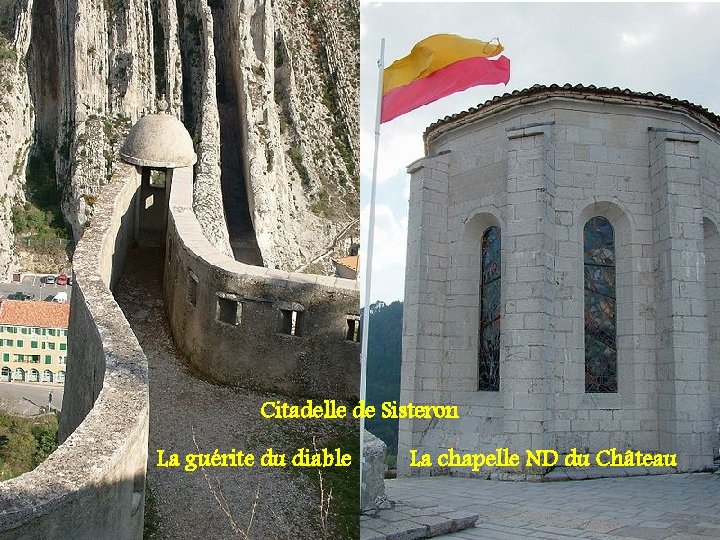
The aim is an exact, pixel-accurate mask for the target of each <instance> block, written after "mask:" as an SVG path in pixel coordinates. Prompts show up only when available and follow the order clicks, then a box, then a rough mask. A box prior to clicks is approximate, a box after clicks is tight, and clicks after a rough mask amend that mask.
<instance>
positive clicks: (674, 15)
mask: <svg viewBox="0 0 720 540" xmlns="http://www.w3.org/2000/svg"><path fill="white" fill-rule="evenodd" d="M718 21H720V4H717V3H716V4H708V3H703V4H693V3H680V4H674V3H663V4H651V3H638V4H633V3H600V4H591V3H554V4H550V3H547V4H546V3H529V4H528V3H512V2H505V3H498V4H494V3H476V2H472V3H471V2H468V3H451V2H436V3H430V2H414V3H410V2H367V1H365V0H361V3H360V168H361V174H360V181H361V197H360V198H361V227H362V237H361V238H362V244H363V246H362V247H361V262H362V263H363V265H364V264H365V263H366V262H367V261H366V259H367V257H366V254H367V252H366V249H367V246H366V245H365V243H366V242H367V238H368V234H367V231H368V217H369V208H370V207H369V204H370V191H371V190H370V186H371V178H372V163H373V148H374V130H375V110H376V104H377V87H378V69H377V62H378V58H379V52H380V39H381V38H385V65H386V66H388V65H390V64H391V63H392V62H393V61H394V60H396V59H398V58H401V57H403V56H406V55H407V54H408V53H409V52H410V49H412V46H413V45H414V44H415V43H417V42H418V41H420V40H422V39H424V38H426V37H427V36H429V35H432V34H438V33H449V34H459V35H461V36H463V37H468V38H476V39H482V40H484V41H489V40H491V39H492V38H495V37H498V38H500V41H501V43H502V44H503V46H504V47H505V51H503V54H504V55H505V56H507V57H508V58H509V59H510V62H511V68H510V82H509V83H508V85H507V86H504V85H502V84H500V85H494V86H479V87H476V88H471V89H469V90H466V91H465V92H461V93H458V94H455V95H453V96H450V97H447V98H444V99H442V100H440V101H437V102H435V103H432V104H430V105H426V106H425V107H421V108H420V109H416V110H415V111H412V112H410V113H408V114H406V115H404V116H400V117H398V118H396V119H395V120H392V121H390V122H387V123H385V124H382V126H381V136H380V151H379V155H378V184H377V204H376V223H375V242H374V247H373V258H372V267H373V268H372V285H371V289H370V290H371V295H370V298H371V302H375V301H376V300H382V301H384V302H386V303H390V302H392V301H394V300H402V299H403V291H404V280H405V252H406V242H407V238H406V237H407V212H408V194H409V189H410V177H409V175H408V174H407V173H406V167H407V165H409V164H410V163H412V162H413V161H415V160H416V159H418V158H420V157H422V156H423V141H422V133H423V132H424V131H425V128H426V127H427V126H429V125H430V124H431V123H433V122H435V121H436V120H438V119H440V118H443V117H445V116H447V115H450V114H454V113H457V112H460V111H464V110H467V109H469V108H470V107H474V106H476V105H478V104H480V103H483V102H485V101H486V100H488V99H491V98H492V97H494V96H497V95H502V94H504V93H506V92H512V91H513V90H521V89H523V88H527V87H530V86H532V85H534V84H545V85H550V84H559V85H563V84H565V83H571V84H578V83H581V84H584V85H591V84H594V85H595V86H608V87H613V86H619V87H621V88H629V89H631V90H634V91H638V92H653V93H662V94H666V95H669V96H672V97H674V98H678V99H685V100H688V101H690V102H692V103H696V104H698V105H702V106H703V107H706V108H707V109H709V110H710V111H713V112H715V113H720V35H719V34H720V23H718ZM364 270H365V269H364V268H362V269H361V271H362V275H361V287H362V288H363V289H364V287H365V282H364V280H365V277H364V275H365V274H364ZM364 298H365V292H364V290H363V292H362V295H361V299H362V300H361V302H362V303H363V304H364V303H365V302H364Z"/></svg>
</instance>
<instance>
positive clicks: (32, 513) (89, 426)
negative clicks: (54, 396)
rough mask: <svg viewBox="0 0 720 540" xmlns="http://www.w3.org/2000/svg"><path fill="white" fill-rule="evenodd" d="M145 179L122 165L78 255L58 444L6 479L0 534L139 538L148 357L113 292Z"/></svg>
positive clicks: (0, 487) (0, 496)
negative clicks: (42, 459) (26, 470)
mask: <svg viewBox="0 0 720 540" xmlns="http://www.w3.org/2000/svg"><path fill="white" fill-rule="evenodd" d="M139 185H140V177H139V175H138V174H137V172H136V170H135V169H134V168H133V167H129V166H125V165H123V166H120V167H118V171H117V173H116V174H115V175H114V177H113V179H112V181H111V182H110V183H109V184H108V185H106V186H105V187H104V188H103V190H102V192H101V196H100V197H99V199H98V200H99V202H98V204H97V206H96V208H95V213H94V216H93V223H92V226H91V227H90V228H88V229H87V230H86V231H85V234H84V236H83V239H82V240H81V242H80V243H79V244H78V247H77V249H76V251H75V257H74V272H75V284H74V285H73V294H72V304H71V310H70V327H69V330H68V333H69V336H70V339H69V344H68V356H69V357H70V358H71V359H72V361H71V363H69V364H68V371H67V384H66V387H65V395H64V403H65V407H64V410H63V414H62V418H61V424H60V435H59V436H60V440H61V441H62V444H60V446H59V447H58V448H57V450H55V452H53V453H52V454H51V455H50V457H48V459H47V460H46V461H45V462H43V463H42V464H41V465H40V466H38V467H37V468H36V469H35V470H33V471H31V472H29V473H26V474H23V475H22V476H19V477H17V478H14V479H12V480H8V481H5V482H0V538H2V539H15V538H17V539H36V538H76V539H85V538H88V539H90V538H92V539H93V540H97V539H104V538H108V539H110V538H112V539H125V538H142V531H143V514H144V490H145V467H146V462H147V442H148V372H147V360H146V358H145V355H144V354H143V352H142V350H141V348H140V345H139V344H138V342H137V339H136V338H135V335H134V334H133V333H132V330H131V329H130V326H129V324H128V322H127V320H126V319H125V317H124V315H123V313H122V311H121V310H120V308H119V307H118V305H117V303H116V302H115V300H114V299H113V296H112V293H111V291H110V289H111V287H112V285H114V283H115V281H116V280H117V277H118V275H119V272H120V271H121V270H122V268H123V266H124V258H125V254H126V252H127V249H128V248H129V247H130V244H131V243H132V240H133V238H134V236H135V222H136V219H135V217H136V208H137V204H136V202H137V201H136V197H137V195H136V192H137V189H138V187H139Z"/></svg>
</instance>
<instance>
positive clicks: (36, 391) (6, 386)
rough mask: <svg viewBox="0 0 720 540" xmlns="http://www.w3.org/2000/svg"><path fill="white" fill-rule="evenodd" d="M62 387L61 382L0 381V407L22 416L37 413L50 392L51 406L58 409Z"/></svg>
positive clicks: (60, 402)
mask: <svg viewBox="0 0 720 540" xmlns="http://www.w3.org/2000/svg"><path fill="white" fill-rule="evenodd" d="M64 389H65V388H64V386H63V385H61V384H47V383H23V382H0V409H2V410H4V411H7V412H10V413H13V414H22V415H24V416H32V415H35V414H39V413H40V412H41V411H40V407H47V405H48V397H49V395H50V394H52V407H53V408H54V409H58V410H59V409H62V400H63V391H64Z"/></svg>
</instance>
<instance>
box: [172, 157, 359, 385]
mask: <svg viewBox="0 0 720 540" xmlns="http://www.w3.org/2000/svg"><path fill="white" fill-rule="evenodd" d="M168 178H169V181H168V186H169V189H170V205H169V210H168V216H169V217H168V234H167V244H166V263H165V278H164V280H163V281H164V287H165V299H166V306H167V309H168V316H169V320H170V326H171V328H172V332H173V336H174V337H175V343H176V344H177V346H178V347H179V348H180V350H181V351H182V353H183V355H184V356H185V357H186V358H187V359H188V360H189V361H190V362H191V363H192V364H193V366H194V367H195V368H197V369H198V370H199V371H200V372H202V373H203V374H204V375H205V376H207V377H208V378H211V379H213V380H216V381H218V382H221V383H225V384H242V385H243V386H245V387H251V388H258V389H263V390H270V391H276V392H281V393H285V394H291V395H300V396H303V397H306V396H307V397H310V396H324V397H329V398H333V397H337V398H345V399H352V398H354V397H357V392H358V387H359V384H358V382H359V373H360V359H359V352H360V349H359V343H357V342H355V341H352V340H348V339H347V337H348V319H350V320H351V321H353V322H352V323H351V324H354V323H355V322H356V320H357V315H358V289H357V283H356V282H355V281H352V280H347V279H340V278H334V277H325V276H318V275H310V274H293V273H289V272H284V271H280V270H274V269H269V268H264V267H257V266H250V265H246V264H243V263H240V262H237V261H235V260H233V259H231V258H230V257H228V256H226V255H224V254H222V253H220V252H219V251H218V250H217V249H215V248H213V247H212V246H211V245H210V243H209V242H208V241H207V239H206V238H205V237H204V236H203V234H202V232H201V230H200V228H199V226H198V223H197V218H196V217H195V215H194V214H193V212H192V169H190V168H185V169H176V170H174V171H173V174H172V178H170V174H169V175H168ZM293 312H295V317H296V321H295V329H296V332H295V334H296V335H291V332H292V330H291V327H292V317H293V315H292V313H293Z"/></svg>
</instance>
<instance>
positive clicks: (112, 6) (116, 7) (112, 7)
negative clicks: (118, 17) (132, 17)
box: [103, 0, 125, 14]
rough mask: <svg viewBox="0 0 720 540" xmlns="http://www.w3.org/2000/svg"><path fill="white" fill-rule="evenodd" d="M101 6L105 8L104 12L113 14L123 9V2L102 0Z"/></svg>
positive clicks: (119, 0) (121, 0)
mask: <svg viewBox="0 0 720 540" xmlns="http://www.w3.org/2000/svg"><path fill="white" fill-rule="evenodd" d="M103 6H105V11H107V12H108V13H111V14H115V13H117V12H118V11H122V10H124V9H125V2H124V0H103Z"/></svg>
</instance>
